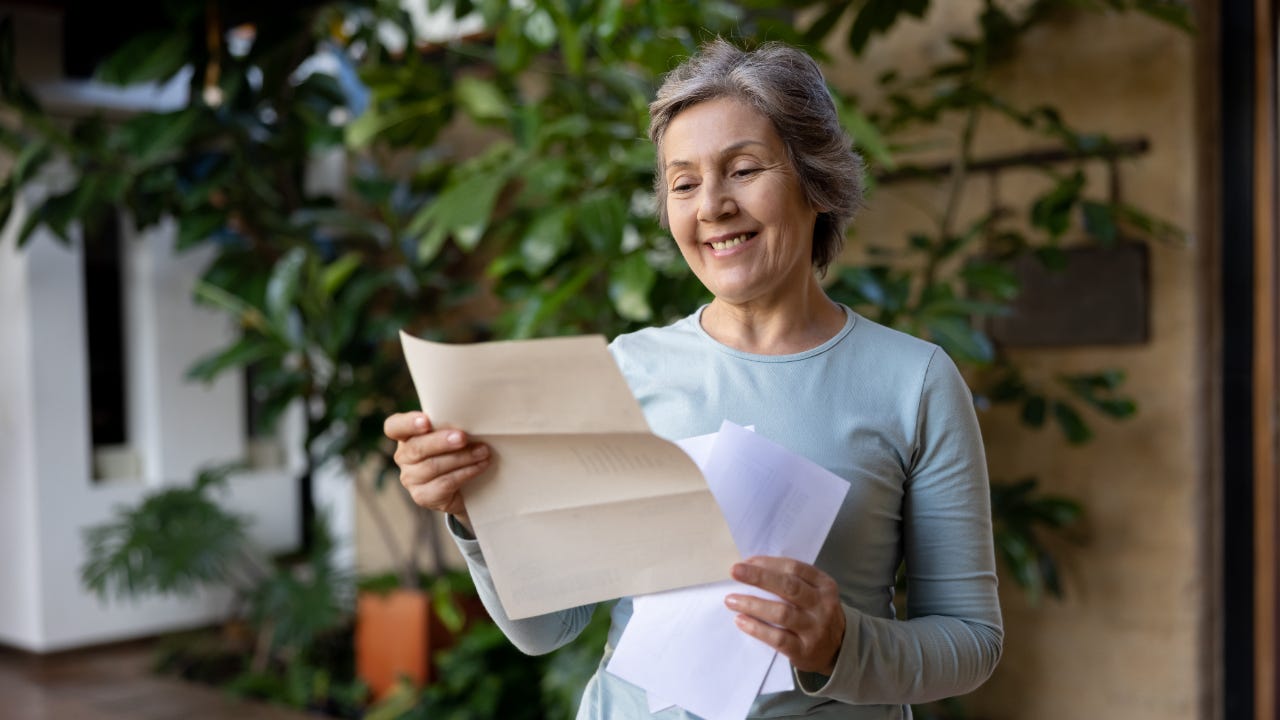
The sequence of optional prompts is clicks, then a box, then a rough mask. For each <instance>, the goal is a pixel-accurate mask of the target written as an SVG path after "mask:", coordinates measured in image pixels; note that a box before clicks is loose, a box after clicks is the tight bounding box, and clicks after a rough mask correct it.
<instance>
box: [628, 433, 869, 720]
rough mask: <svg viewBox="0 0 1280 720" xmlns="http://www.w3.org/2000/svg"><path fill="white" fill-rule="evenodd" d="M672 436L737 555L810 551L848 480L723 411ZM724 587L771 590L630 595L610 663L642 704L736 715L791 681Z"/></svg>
mask: <svg viewBox="0 0 1280 720" xmlns="http://www.w3.org/2000/svg"><path fill="white" fill-rule="evenodd" d="M680 445H681V447H683V448H684V449H685V451H686V452H688V453H689V455H690V457H692V458H693V459H694V461H695V462H696V463H697V464H698V466H699V467H700V468H701V469H702V471H703V474H704V475H705V476H706V478H707V484H708V485H709V486H710V488H711V492H712V494H713V495H714V496H715V499H716V502H717V503H718V504H719V505H720V509H721V511H722V512H723V513H724V517H725V520H726V521H727V522H728V524H729V531H730V533H732V535H733V539H734V542H735V544H736V545H737V547H738V550H739V552H740V553H741V555H742V557H743V558H748V557H752V556H755V555H775V556H783V557H790V558H794V559H797V560H801V561H803V562H808V563H812V562H813V561H814V560H815V559H816V558H817V556H818V551H819V550H820V549H821V548H822V543H823V542H824V541H825V540H826V537H827V533H828V532H829V531H830V530H831V525H832V524H833V523H834V522H835V518H836V514H837V512H838V511H839V509H840V505H841V503H842V502H843V501H844V497H845V494H846V493H847V492H848V490H849V483H848V482H847V481H845V480H844V479H843V478H841V477H839V476H837V475H835V474H833V473H831V472H829V471H828V470H826V469H825V468H823V467H821V466H820V465H817V464H816V463H814V462H812V461H810V460H808V459H806V458H803V457H801V456H799V455H796V454H794V453H792V452H790V451H788V450H787V449H785V448H783V447H781V446H779V445H777V444H776V443H773V442H771V441H769V440H768V439H766V438H763V437H760V436H759V435H756V434H755V433H753V432H750V431H748V430H747V429H745V428H742V427H740V426H738V425H735V424H733V423H731V422H728V421H726V422H725V423H724V424H723V425H722V426H721V428H720V431H719V432H718V433H715V434H713V435H706V436H702V437H698V438H691V439H689V440H686V441H683V442H681V443H680ZM730 593H740V594H752V595H757V596H760V597H768V596H769V595H768V593H764V592H763V591H761V590H758V589H756V588H754V587H751V586H748V585H743V584H742V583H738V582H736V581H724V582H717V583H712V584H708V585H699V586H695V587H690V588H683V589H679V590H671V591H667V592H662V593H655V594H650V595H641V596H638V597H636V598H635V601H634V602H635V606H634V611H633V614H632V616H631V620H630V622H628V624H627V627H626V630H625V631H624V632H623V634H622V638H621V640H619V642H618V647H617V648H616V650H615V651H614V654H613V657H612V658H611V659H610V661H609V665H608V668H607V669H608V671H609V672H611V673H613V674H614V675H617V676H618V677H621V678H623V679H624V680H627V681H628V682H631V683H633V684H635V685H638V686H640V687H642V688H644V689H645V691H646V692H647V693H648V699H649V709H650V711H657V710H660V709H662V708H664V707H667V706H669V705H671V704H675V705H679V706H680V707H682V708H684V709H685V710H687V711H689V712H691V713H693V714H695V715H699V716H701V717H703V718H706V720H742V718H745V717H746V716H747V713H748V712H749V711H750V708H751V704H752V703H753V702H754V701H755V699H756V697H757V696H758V695H760V694H762V693H769V692H781V691H784V690H790V689H792V688H793V687H794V686H793V684H792V681H791V672H790V670H791V667H790V664H789V663H788V662H787V660H786V658H785V657H779V656H778V653H777V652H776V651H775V650H774V649H773V648H771V647H769V646H768V645H765V644H764V643H762V642H760V641H759V640H756V639H755V638H753V637H751V636H749V635H747V634H746V633H743V632H742V631H741V630H739V629H738V628H737V625H735V623H734V617H735V615H736V613H735V612H734V611H732V610H730V609H728V608H727V607H725V604H724V598H725V596H726V595H728V594H730ZM771 599H777V598H776V597H771Z"/></svg>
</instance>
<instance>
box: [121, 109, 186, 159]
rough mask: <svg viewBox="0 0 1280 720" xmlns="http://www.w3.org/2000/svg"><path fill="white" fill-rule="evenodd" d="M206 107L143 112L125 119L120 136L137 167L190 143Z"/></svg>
mask: <svg viewBox="0 0 1280 720" xmlns="http://www.w3.org/2000/svg"><path fill="white" fill-rule="evenodd" d="M201 114H202V110H201V109H200V108H198V107H197V108H187V109H184V110H179V111H177V112H171V113H142V114H141V115H135V116H134V117H132V118H130V119H129V120H128V121H127V122H125V123H124V124H123V125H122V126H121V127H120V130H119V134H118V135H117V137H119V138H120V140H121V142H122V144H123V150H124V151H125V153H126V154H127V155H126V157H129V158H130V160H131V161H132V162H133V163H134V164H135V165H136V166H146V165H150V164H152V163H155V162H157V161H159V160H163V159H166V158H168V157H170V156H172V155H174V154H176V153H178V152H180V151H181V150H182V149H183V148H185V147H186V146H187V144H188V143H189V142H190V140H191V137H192V134H193V133H194V131H195V130H196V128H197V126H198V123H199V121H200V117H201Z"/></svg>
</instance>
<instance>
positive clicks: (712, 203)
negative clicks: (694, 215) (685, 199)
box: [698, 179, 738, 222]
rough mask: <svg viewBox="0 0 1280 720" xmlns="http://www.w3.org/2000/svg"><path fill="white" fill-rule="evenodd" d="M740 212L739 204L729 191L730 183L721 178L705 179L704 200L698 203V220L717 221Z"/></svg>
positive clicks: (703, 185)
mask: <svg viewBox="0 0 1280 720" xmlns="http://www.w3.org/2000/svg"><path fill="white" fill-rule="evenodd" d="M736 212H738V204H737V203H736V202H735V201H734V199H733V193H732V192H730V191H729V187H728V183H725V182H723V181H721V180H719V179H709V180H704V181H703V183H702V202H700V203H699V204H698V220H700V221H702V222H715V221H716V220H721V219H724V218H726V217H730V216H732V215H733V214H734V213H736Z"/></svg>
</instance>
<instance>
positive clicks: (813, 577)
mask: <svg viewBox="0 0 1280 720" xmlns="http://www.w3.org/2000/svg"><path fill="white" fill-rule="evenodd" d="M732 574H733V579H735V580H737V581H739V582H744V583H746V584H748V585H754V586H756V587H758V588H760V589H761V590H768V591H769V592H771V593H773V594H775V595H777V596H779V597H781V598H783V599H785V600H788V601H790V602H792V603H795V604H797V605H802V606H803V605H809V604H812V601H813V598H814V597H815V596H819V595H823V594H826V593H831V592H835V591H836V581H835V580H834V579H832V577H831V576H830V575H828V574H826V573H824V572H822V571H821V570H819V569H818V568H816V567H814V566H812V565H810V564H808V563H803V562H800V561H799V560H793V559H791V558H783V557H753V558H750V559H748V560H746V561H745V562H740V563H737V564H735V565H734V566H733V573H732Z"/></svg>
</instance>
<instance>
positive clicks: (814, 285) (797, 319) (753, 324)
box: [701, 278, 845, 355]
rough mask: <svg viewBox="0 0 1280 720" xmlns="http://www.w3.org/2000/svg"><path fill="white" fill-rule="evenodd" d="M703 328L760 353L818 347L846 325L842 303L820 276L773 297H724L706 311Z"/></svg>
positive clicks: (735, 345)
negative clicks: (734, 299)
mask: <svg viewBox="0 0 1280 720" xmlns="http://www.w3.org/2000/svg"><path fill="white" fill-rule="evenodd" d="M701 321H702V328H703V330H706V332H707V334H708V335H710V336H711V337H712V338H715V340H716V341H717V342H720V343H723V344H725V345H728V346H729V347H731V348H734V349H735V350H741V351H743V352H749V353H753V354H756V355H790V354H793V353H798V352H804V351H805V350H809V349H811V348H815V347H817V346H819V345H821V344H822V343H824V342H826V341H827V340H830V339H831V338H832V337H834V336H835V334H836V333H838V332H840V328H842V327H844V323H845V313H844V310H843V308H841V307H840V306H839V305H837V304H836V303H835V302H833V301H832V300H831V298H829V297H827V294H826V293H825V292H823V290H822V287H821V286H819V285H818V281H817V279H816V278H814V279H813V281H812V282H810V283H807V284H806V286H805V287H803V288H802V289H801V290H798V291H796V292H792V293H788V294H787V295H786V296H785V297H782V298H779V299H778V300H776V301H774V302H748V303H736V304H735V303H731V302H728V301H726V300H723V299H721V298H716V299H715V300H712V301H711V304H710V305H708V306H707V308H706V309H705V310H703V311H702V318H701Z"/></svg>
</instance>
